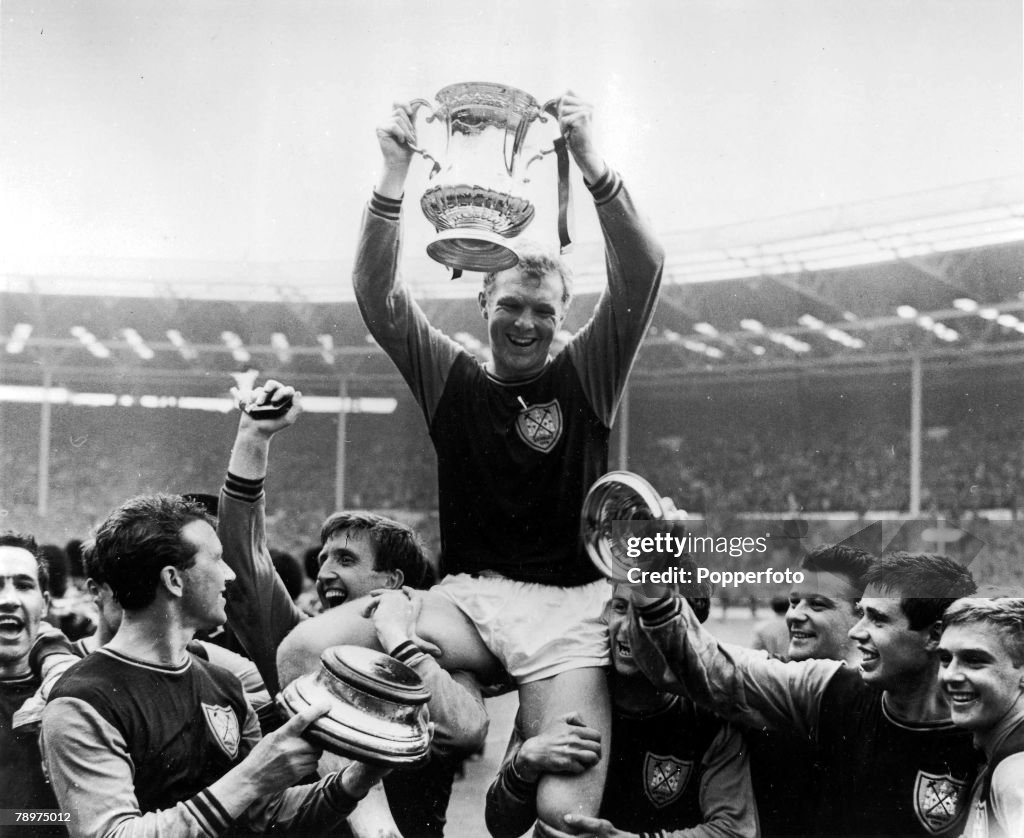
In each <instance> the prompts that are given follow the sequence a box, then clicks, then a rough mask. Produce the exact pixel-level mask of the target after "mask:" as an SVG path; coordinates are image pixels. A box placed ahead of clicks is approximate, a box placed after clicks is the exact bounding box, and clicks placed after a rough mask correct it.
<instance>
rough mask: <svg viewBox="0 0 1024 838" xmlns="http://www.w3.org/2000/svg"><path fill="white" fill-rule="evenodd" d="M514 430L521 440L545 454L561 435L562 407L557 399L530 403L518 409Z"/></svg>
mask: <svg viewBox="0 0 1024 838" xmlns="http://www.w3.org/2000/svg"><path fill="white" fill-rule="evenodd" d="M516 431H517V432H518V434H519V438H520V439H521V440H522V441H523V442H525V443H526V444H527V445H529V446H530V447H531V448H534V449H536V450H537V451H540V452H541V453H542V454H546V453H547V452H548V451H550V450H551V449H552V448H554V447H555V443H556V442H558V440H559V439H560V438H561V436H562V409H561V408H560V407H559V406H558V401H557V400H552V401H550V402H546V403H545V404H535V405H531V406H530V407H527V408H525V409H523V410H521V411H519V415H518V416H516Z"/></svg>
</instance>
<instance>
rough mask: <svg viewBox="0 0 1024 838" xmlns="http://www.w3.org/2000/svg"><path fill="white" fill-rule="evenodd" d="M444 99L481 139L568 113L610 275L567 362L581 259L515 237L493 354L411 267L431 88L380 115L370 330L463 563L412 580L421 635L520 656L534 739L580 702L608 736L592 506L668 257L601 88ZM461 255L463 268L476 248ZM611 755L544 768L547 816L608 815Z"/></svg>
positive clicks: (284, 653)
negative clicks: (601, 145) (617, 145)
mask: <svg viewBox="0 0 1024 838" xmlns="http://www.w3.org/2000/svg"><path fill="white" fill-rule="evenodd" d="M451 91H455V93H451ZM446 96H447V97H448V98H446ZM502 96H506V99H507V102H508V103H509V104H505V105H503V104H501V101H500V100H501V98H502ZM474 97H476V98H475V99H474ZM438 99H439V100H440V101H441V102H442V109H443V110H444V111H445V118H446V120H447V122H448V125H449V129H450V130H452V131H453V132H454V131H459V132H462V133H463V134H465V135H467V136H468V135H470V134H473V133H474V132H480V131H481V130H482V129H481V126H482V125H485V126H487V125H489V126H490V127H492V128H493V126H494V125H498V126H499V128H500V129H501V130H506V131H508V136H513V135H514V137H515V140H514V143H515V148H518V147H519V143H520V141H521V139H522V137H523V134H524V132H525V130H526V128H527V127H528V125H529V122H530V121H532V120H533V119H537V118H539V119H541V121H543V116H542V113H543V112H544V111H546V112H548V113H550V114H552V115H554V116H556V117H557V120H558V127H559V130H560V133H561V137H562V139H563V142H564V148H567V150H568V152H569V154H570V155H571V156H572V159H573V160H574V161H575V163H576V165H577V166H578V167H579V169H580V171H581V172H582V174H583V178H584V181H585V183H586V185H587V188H588V189H589V190H590V192H591V195H592V197H593V199H594V204H595V208H596V212H597V216H598V219H599V221H600V225H601V230H602V234H603V237H604V241H605V253H606V265H607V274H608V287H607V288H606V290H605V291H604V293H603V294H602V296H601V300H600V302H599V303H598V305H597V307H596V308H595V310H594V314H593V316H592V317H591V319H590V320H589V321H588V322H587V323H586V325H585V326H583V328H582V329H580V330H579V331H578V332H577V333H576V334H575V335H573V336H572V338H571V339H570V340H569V342H568V343H567V345H566V346H565V349H564V350H563V351H562V352H561V353H559V354H558V355H556V356H555V357H551V356H550V355H549V352H550V349H551V344H552V341H553V339H554V338H555V336H556V334H557V333H558V332H559V330H560V329H561V326H562V323H563V321H564V319H565V316H566V312H567V310H568V307H569V303H570V300H571V296H572V287H571V282H572V280H571V275H570V272H569V270H568V267H567V266H566V265H565V264H564V263H563V262H562V260H561V258H560V257H559V255H558V254H557V253H550V252H547V251H546V250H544V249H543V248H541V247H538V246H537V245H534V244H529V245H526V244H522V243H520V242H517V241H515V242H509V245H508V247H507V248H501V247H499V248H497V249H498V250H505V249H508V250H510V251H511V252H512V254H513V255H512V257H511V259H512V265H511V267H505V268H498V269H493V270H491V271H490V272H489V273H487V274H486V275H485V277H484V281H483V287H482V289H481V291H480V293H479V295H478V300H479V304H480V312H481V315H482V316H483V318H484V319H485V320H486V321H487V330H488V338H489V344H490V350H491V360H490V361H489V362H487V363H486V364H482V363H481V362H480V361H478V360H477V359H476V358H475V357H473V356H472V355H470V354H469V353H468V352H467V351H466V350H465V349H464V348H463V347H462V346H460V345H459V344H458V343H456V342H455V341H453V340H451V339H450V338H448V337H447V336H446V335H444V334H442V333H441V332H440V331H439V330H437V329H435V328H433V327H432V326H431V325H430V323H429V322H428V321H427V318H426V316H425V315H424V314H423V312H422V310H421V309H420V308H419V306H418V305H417V304H416V303H415V302H414V300H413V299H412V296H411V294H410V292H409V290H408V288H407V287H406V286H405V284H404V283H403V282H402V281H401V279H400V277H399V275H398V267H399V266H398V258H399V253H400V233H401V220H400V210H401V206H402V198H403V192H404V188H405V180H406V175H407V173H408V171H409V167H410V163H411V160H412V157H413V154H414V153H415V151H418V150H419V149H418V148H417V147H416V142H417V136H416V130H415V127H414V119H415V111H416V108H417V107H418V105H419V103H418V102H417V103H409V104H398V105H396V106H395V108H394V110H393V111H392V113H391V115H390V117H389V118H388V119H387V120H386V121H385V122H384V123H383V124H382V125H381V126H379V127H378V129H377V135H378V139H379V142H380V147H381V152H382V155H383V169H382V172H381V176H380V179H379V182H378V185H377V188H376V190H375V192H374V194H373V197H372V198H371V200H370V203H369V206H368V208H367V211H366V213H365V216H364V222H363V229H362V235H361V238H360V242H359V248H358V251H357V256H356V263H355V270H354V282H355V288H356V296H357V300H358V302H359V306H360V310H361V312H362V315H363V318H364V320H365V321H366V324H367V327H368V328H369V330H370V332H371V334H372V335H373V336H374V338H375V339H376V340H377V342H378V343H379V344H380V345H381V347H383V349H384V350H385V351H386V352H387V353H388V355H389V356H390V357H391V359H392V360H393V361H394V363H395V365H396V366H397V367H398V369H399V370H400V371H401V373H402V375H403V377H404V378H405V380H406V382H407V383H408V384H409V386H410V388H411V389H412V392H413V394H414V395H415V397H416V400H417V401H418V403H419V405H420V407H421V409H422V410H423V413H424V416H425V418H426V420H427V424H428V427H429V430H430V436H431V439H432V441H433V443H434V447H435V450H436V452H437V459H438V486H439V506H440V527H441V539H442V574H443V576H444V578H443V580H442V582H441V583H440V584H439V585H437V586H435V587H434V588H433V589H431V590H430V591H428V592H412V593H411V595H412V596H421V597H422V599H423V603H422V610H421V613H420V618H419V623H418V633H419V635H420V637H422V638H423V639H424V640H425V641H428V642H432V643H434V644H436V645H437V646H439V647H440V648H441V649H442V650H443V654H442V655H441V658H440V661H441V664H442V665H443V666H445V668H447V669H465V670H469V671H471V672H474V673H475V674H477V676H478V677H479V678H480V679H481V680H482V681H483V682H484V683H490V682H492V680H493V679H494V677H495V675H494V673H495V671H496V669H498V671H500V669H504V670H505V671H507V672H508V674H509V675H511V677H512V678H513V679H514V680H515V683H516V685H517V687H518V690H519V696H520V702H521V710H520V717H521V720H522V722H523V725H524V728H525V733H526V735H527V736H532V735H534V734H535V733H536V732H538V731H540V730H542V729H544V728H546V727H548V726H550V725H551V724H552V722H554V721H555V720H556V719H558V718H559V717H561V716H564V715H565V714H567V713H570V712H572V713H576V714H578V716H579V717H580V718H582V720H583V722H584V723H585V724H586V725H588V726H589V727H592V728H596V729H597V730H600V731H601V732H602V735H603V736H605V737H607V736H608V735H609V730H610V721H609V720H610V709H609V700H608V687H607V681H606V672H605V668H606V667H607V666H608V664H609V657H608V632H607V628H606V626H605V625H604V623H603V622H602V619H601V617H602V610H603V607H604V603H605V601H606V600H607V599H608V597H609V595H610V588H609V586H608V585H607V583H606V582H605V581H604V580H603V579H600V578H599V573H598V571H597V570H596V569H595V567H594V565H593V564H591V562H590V560H589V559H588V558H587V554H586V551H585V550H584V547H583V544H582V542H581V539H580V511H581V509H582V507H583V501H584V498H585V496H586V494H587V490H588V489H589V488H590V486H591V485H592V484H593V483H594V481H596V480H597V478H598V477H600V476H601V475H602V474H604V473H605V472H606V471H607V461H608V440H609V436H610V427H611V424H612V420H613V418H614V414H615V410H616V407H617V405H618V402H619V399H620V397H621V395H622V391H623V389H624V387H625V384H626V378H627V376H628V374H629V370H630V367H631V366H632V363H633V359H634V358H635V356H636V353H637V351H638V349H639V346H640V343H641V341H642V339H643V337H644V334H645V333H646V331H647V328H648V325H649V323H650V319H651V315H652V313H653V310H654V305H655V302H656V298H657V293H658V288H659V284H660V280H661V274H662V267H663V262H664V254H663V251H662V249H661V247H660V245H659V244H658V243H657V242H656V241H655V240H654V238H653V236H652V234H651V232H650V230H649V229H648V228H647V226H646V225H645V224H644V222H643V221H641V219H640V217H639V216H638V214H637V211H636V209H635V208H634V205H633V202H632V199H631V198H630V196H629V193H628V191H627V190H626V189H625V187H624V186H623V183H622V180H621V179H620V177H619V175H618V174H617V173H615V172H614V171H613V170H611V169H610V168H609V167H608V166H607V165H606V163H605V161H604V158H603V157H602V156H601V154H600V153H599V152H598V151H597V148H596V147H595V143H594V131H593V125H592V122H593V107H592V106H591V105H590V104H589V103H587V102H585V101H583V100H582V99H580V98H579V97H578V96H576V95H575V94H574V93H572V92H571V91H569V92H567V93H565V94H564V95H563V96H561V97H560V98H559V99H557V100H553V101H552V102H550V103H548V105H546V106H544V108H543V109H542V108H540V107H538V106H537V105H536V102H535V100H533V98H532V97H530V96H528V95H526V94H523V93H522V92H521V91H516V90H514V89H513V88H504V87H502V86H500V85H484V84H479V85H477V84H469V85H455V86H453V87H452V88H445V90H443V91H441V93H440V94H438ZM470 100H472V101H470ZM453 126H454V127H453ZM506 146H507V147H512V142H511V141H509V142H508V143H506ZM506 167H507V169H508V171H509V173H510V174H511V173H513V169H514V167H515V161H514V160H509V159H508V158H506ZM472 188H474V187H467V189H472ZM489 191H493V190H489ZM458 192H459V189H458V188H456V189H454V190H452V193H453V194H455V193H458ZM489 202H490V199H488V200H487V201H485V202H483V203H489ZM470 203H472V199H470ZM477 203H480V202H477ZM425 211H426V207H425ZM428 217H429V214H428ZM467 226H469V227H473V226H479V225H475V222H474V221H472V220H471V221H470V222H469V223H468V224H467ZM522 226H525V224H523V225H522ZM499 232H501V231H499ZM501 234H502V235H508V234H506V233H501ZM485 238H486V236H485ZM491 238H493V236H492V237H491ZM474 247H475V245H473V244H470V245H468V246H467V248H466V249H468V250H470V251H472V250H473V248H474ZM432 255H434V254H432ZM435 258H438V257H437V256H435ZM447 263H448V264H452V265H453V266H454V267H456V268H459V267H460V264H459V263H458V261H457V260H456V259H453V260H452V261H450V262H447ZM466 264H467V265H468V267H467V268H466V269H468V270H482V269H481V268H480V267H479V266H478V264H479V263H474V262H473V261H472V260H470V261H469V262H467V263H466ZM496 264H503V263H500V262H499V263H496ZM360 611H361V606H359V605H358V604H355V603H353V604H351V607H350V606H349V605H345V606H342V607H340V608H336V609H333V610H331V611H330V612H328V613H325V614H323V615H321V616H319V617H317V618H315V619H313V620H309V621H306V622H305V623H303V624H301V625H300V626H299V627H297V629H296V630H295V632H294V633H293V634H292V635H291V636H290V637H289V638H288V639H287V640H286V641H285V643H284V644H282V647H281V649H280V652H279V661H280V663H281V667H282V675H284V676H287V675H291V676H292V677H294V675H298V674H301V672H303V671H305V670H307V669H312V668H313V667H315V665H316V656H317V655H318V654H319V652H320V651H321V650H322V649H323V648H325V647H326V646H329V645H332V644H335V643H361V644H366V645H373V643H374V641H375V634H374V632H373V630H372V625H370V624H369V621H368V620H366V619H365V618H363V617H362V616H361V613H360ZM384 651H388V652H390V651H391V650H387V649H386V650H384ZM496 664H498V665H499V666H500V669H499V666H496ZM601 752H602V757H601V759H600V761H599V762H598V763H597V764H596V765H594V766H593V767H592V768H590V769H589V770H587V771H585V772H583V773H582V774H580V775H578V776H568V775H563V776H559V775H550V776H547V777H545V778H544V780H543V781H542V783H541V786H540V788H539V792H538V813H539V817H540V820H541V821H542V822H544V823H545V824H546V825H548V826H551V827H554V828H556V829H560V830H563V831H564V830H566V829H567V828H568V827H567V824H566V822H565V821H564V819H563V818H564V815H565V814H567V813H570V812H571V813H577V814H586V815H596V814H597V811H598V808H599V805H600V802H601V795H602V792H603V786H604V779H605V776H606V773H607V754H608V753H609V747H608V742H607V739H606V740H605V742H604V743H603V747H602V750H601Z"/></svg>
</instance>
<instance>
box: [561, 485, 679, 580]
mask: <svg viewBox="0 0 1024 838" xmlns="http://www.w3.org/2000/svg"><path fill="white" fill-rule="evenodd" d="M684 518H686V513H685V512H681V511H680V510H678V509H676V507H675V504H674V503H672V501H671V500H669V499H668V498H663V497H662V496H661V495H659V494H658V492H657V491H656V490H655V488H654V487H653V486H652V485H651V484H650V483H648V482H647V481H646V480H644V478H642V477H641V476H640V475H639V474H634V473H633V472H631V471H610V472H608V473H607V474H605V475H603V476H602V477H599V478H598V479H597V480H596V481H595V482H594V485H593V486H591V487H590V491H589V492H587V496H586V498H584V500H583V513H582V515H581V516H580V527H581V533H580V534H581V536H582V538H583V544H584V546H585V547H586V549H587V555H588V556H590V561H592V562H593V563H594V566H595V567H596V568H597V569H598V570H599V571H601V574H602V575H603V576H604V577H605V578H606V579H612V580H622V579H624V578H625V574H626V572H627V571H628V570H629V569H630V568H631V567H634V566H635V565H636V561H635V560H633V559H630V558H629V557H628V556H627V554H626V544H625V538H626V537H627V536H628V533H627V532H626V528H625V527H623V526H622V523H623V522H628V521H675V520H680V519H684Z"/></svg>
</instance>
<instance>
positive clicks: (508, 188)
mask: <svg viewBox="0 0 1024 838" xmlns="http://www.w3.org/2000/svg"><path fill="white" fill-rule="evenodd" d="M435 99H436V101H437V106H436V107H431V105H430V103H429V102H428V101H427V100H426V99H415V100H413V102H412V107H413V108H414V109H417V110H418V109H419V108H420V107H427V108H428V109H431V114H430V115H429V116H428V117H427V121H428V122H430V121H434V120H437V121H439V122H443V123H444V125H445V128H446V147H445V153H444V155H443V158H442V160H441V161H438V159H437V158H435V157H434V156H433V155H432V154H430V153H429V152H427V151H425V150H424V149H422V148H420V147H417V146H410V147H411V148H412V150H413V151H416V152H418V153H420V154H422V155H423V156H424V157H425V158H427V159H430V160H433V161H434V168H433V169H432V171H431V174H430V177H431V180H433V181H434V182H433V183H432V184H431V185H430V186H429V187H428V189H427V190H426V192H424V194H423V197H422V199H421V200H420V207H421V209H422V210H423V214H424V215H425V216H426V217H427V220H428V221H430V223H431V224H432V225H433V226H434V229H435V230H436V231H437V237H436V238H435V239H434V241H432V242H431V243H430V244H429V245H427V253H428V254H429V255H430V257H431V258H432V259H434V260H435V261H438V262H441V263H442V264H444V265H447V266H449V267H451V268H455V269H458V270H469V271H481V272H485V273H486V272H491V271H500V270H505V269H506V268H511V267H514V266H515V265H516V264H518V262H519V257H518V256H517V255H516V252H515V250H514V249H513V248H512V247H510V246H509V244H508V242H507V240H508V239H510V238H513V237H515V236H518V235H519V234H520V233H521V232H522V231H523V230H524V229H525V228H526V227H527V225H528V224H529V223H530V222H531V221H532V220H533V217H534V214H535V209H534V206H533V203H532V202H531V201H530V200H529V199H528V198H526V197H524V196H523V194H522V188H521V187H522V184H524V183H525V182H526V181H525V172H526V169H527V168H528V167H529V165H530V164H531V163H532V162H533V161H534V160H536V159H538V158H540V157H543V156H544V155H545V154H547V153H549V152H550V151H552V150H553V149H548V150H545V151H542V152H540V153H539V154H537V155H535V156H533V157H531V158H530V159H529V160H527V161H526V162H525V163H524V162H523V157H524V154H523V152H524V150H525V148H526V145H525V143H526V137H527V133H528V131H529V129H530V126H531V125H532V124H533V123H534V122H535V121H540V122H546V121H547V119H546V117H545V116H544V114H545V112H552V111H554V108H555V103H554V102H553V101H552V102H548V103H547V104H545V105H544V106H543V107H542V106H541V105H540V104H538V102H537V100H536V99H534V98H533V97H532V96H531V95H530V94H528V93H524V92H523V91H522V90H518V89H516V88H514V87H509V86H508V85H504V84H495V83H493V82H463V83H460V84H453V85H449V86H448V87H445V88H442V89H441V90H440V91H438V93H437V95H436V96H435ZM414 112H415V111H414Z"/></svg>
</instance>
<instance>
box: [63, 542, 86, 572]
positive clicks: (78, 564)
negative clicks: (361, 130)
mask: <svg viewBox="0 0 1024 838" xmlns="http://www.w3.org/2000/svg"><path fill="white" fill-rule="evenodd" d="M64 552H65V553H67V556H68V567H69V568H70V570H71V576H72V577H73V578H81V577H83V576H85V562H84V561H83V559H82V539H80V538H72V539H71V540H70V541H68V543H67V544H65V545H64Z"/></svg>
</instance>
